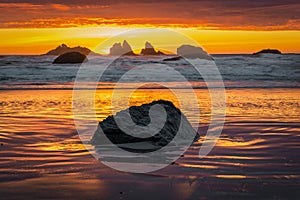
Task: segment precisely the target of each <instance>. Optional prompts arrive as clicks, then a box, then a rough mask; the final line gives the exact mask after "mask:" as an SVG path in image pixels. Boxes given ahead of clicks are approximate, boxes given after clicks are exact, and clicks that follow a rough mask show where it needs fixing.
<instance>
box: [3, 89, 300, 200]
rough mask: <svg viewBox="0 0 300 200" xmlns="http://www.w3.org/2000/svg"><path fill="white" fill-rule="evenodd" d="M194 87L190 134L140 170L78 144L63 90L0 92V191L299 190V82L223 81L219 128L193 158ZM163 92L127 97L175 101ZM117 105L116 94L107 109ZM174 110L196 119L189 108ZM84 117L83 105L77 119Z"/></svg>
mask: <svg viewBox="0 0 300 200" xmlns="http://www.w3.org/2000/svg"><path fill="white" fill-rule="evenodd" d="M196 91H197V95H198V97H199V99H200V101H199V106H200V109H201V116H200V117H201V118H200V122H201V123H200V126H199V133H200V135H201V138H200V140H199V141H198V142H197V143H195V144H193V145H192V146H191V147H190V148H189V149H188V150H187V151H186V152H185V154H184V156H182V157H180V158H179V159H178V160H177V161H176V162H175V163H173V164H172V165H170V166H168V167H167V168H164V169H162V170H160V171H157V172H152V173H150V174H129V173H123V172H118V171H115V170H112V169H110V168H108V167H106V166H104V165H103V164H101V163H100V162H98V161H97V160H96V159H95V158H94V157H93V156H92V155H91V154H90V152H89V151H88V150H87V149H90V150H91V151H93V147H92V146H84V145H83V144H82V142H81V141H80V139H79V137H78V134H77V132H76V130H75V128H74V123H73V116H72V109H71V108H72V91H62V90H53V91H50V90H47V91H43V90H40V91H35V92H33V91H1V92H0V99H1V100H0V107H1V112H0V130H1V132H0V143H1V146H0V194H1V197H3V198H5V199H9V198H10V197H11V196H12V194H13V195H14V196H13V197H14V198H18V197H19V198H26V197H30V196H31V197H32V195H33V194H34V196H35V197H36V198H74V197H77V198H99V199H120V198H123V199H128V198H130V199H131V198H132V199H141V198H145V196H147V197H148V198H160V199H161V198H173V199H186V198H190V199H199V198H204V199H205V198H222V199H226V197H227V198H228V199H232V198H249V199H250V198H256V197H260V198H284V199H286V198H292V197H294V196H295V195H299V190H298V189H299V178H300V172H299V168H300V158H299V136H300V124H299V119H300V116H299V108H300V99H299V96H300V95H299V89H255V90H254V89H243V90H239V89H232V90H227V113H226V115H227V118H226V124H225V127H224V130H223V132H222V135H221V137H220V138H219V140H218V143H217V144H216V146H215V148H214V149H213V150H212V152H211V153H210V154H209V155H208V156H206V157H205V158H203V159H199V158H198V151H199V148H200V146H201V141H202V140H203V137H204V135H205V131H206V129H207V126H208V122H209V119H210V109H209V106H210V98H209V96H208V93H207V91H206V90H202V89H201V90H196ZM181 92H183V93H184V92H185V91H184V90H181ZM248 94H251V95H248ZM110 97H111V91H109V90H102V91H98V93H97V95H96V105H97V109H96V110H97V113H98V115H97V116H98V119H99V120H102V119H104V118H105V117H107V116H108V115H110V114H111V113H112V108H111V107H110V106H109V105H110V104H109V103H110ZM172 98H174V97H173V96H172V94H170V93H169V92H168V91H165V90H150V91H149V90H147V91H142V90H139V91H137V92H136V93H135V94H134V95H133V96H132V98H131V102H130V104H131V105H140V104H142V103H145V102H149V101H152V100H155V99H166V100H172V101H173V102H174V104H175V105H176V104H177V103H176V101H175V100H174V99H172ZM187 101H188V97H187ZM83 106H84V105H83ZM125 106H126V105H125V104H124V103H122V102H121V100H120V104H119V107H118V108H115V109H116V110H121V109H123V108H124V107H125ZM176 106H177V105H176ZM191 107H192V106H191ZM183 112H185V114H186V115H188V116H190V118H191V123H192V124H193V126H194V127H197V125H198V124H197V117H196V116H193V110H192V109H191V110H184V111H183ZM88 117H89V113H86V115H85V116H82V119H88ZM91 120H92V119H91ZM91 123H92V122H91ZM120 164H121V163H120ZM161 195H164V196H161Z"/></svg>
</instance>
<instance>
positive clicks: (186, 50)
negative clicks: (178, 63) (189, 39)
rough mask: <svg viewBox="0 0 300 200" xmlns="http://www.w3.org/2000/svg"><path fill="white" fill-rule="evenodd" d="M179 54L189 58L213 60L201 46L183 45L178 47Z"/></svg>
mask: <svg viewBox="0 0 300 200" xmlns="http://www.w3.org/2000/svg"><path fill="white" fill-rule="evenodd" d="M177 55H178V56H181V57H184V58H187V59H195V58H200V59H206V60H213V58H212V57H211V56H210V55H209V54H208V53H207V52H206V51H204V50H203V49H202V48H201V47H196V46H192V45H186V44H185V45H181V46H180V47H178V48H177Z"/></svg>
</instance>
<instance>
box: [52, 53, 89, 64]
mask: <svg viewBox="0 0 300 200" xmlns="http://www.w3.org/2000/svg"><path fill="white" fill-rule="evenodd" d="M83 62H87V57H86V56H85V55H84V54H81V53H79V52H68V53H64V54H62V55H60V56H58V57H57V58H56V59H55V60H54V61H53V64H73V63H83Z"/></svg>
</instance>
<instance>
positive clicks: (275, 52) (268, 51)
mask: <svg viewBox="0 0 300 200" xmlns="http://www.w3.org/2000/svg"><path fill="white" fill-rule="evenodd" d="M263 53H269V54H281V52H280V51H279V50H277V49H263V50H261V51H258V52H255V53H253V55H259V54H263Z"/></svg>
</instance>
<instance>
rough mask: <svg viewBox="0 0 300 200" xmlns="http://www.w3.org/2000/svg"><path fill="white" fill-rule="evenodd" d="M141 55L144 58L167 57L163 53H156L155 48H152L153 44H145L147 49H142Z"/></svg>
mask: <svg viewBox="0 0 300 200" xmlns="http://www.w3.org/2000/svg"><path fill="white" fill-rule="evenodd" d="M141 54H142V55H144V56H147V55H148V56H159V55H165V54H164V53H163V52H161V51H155V49H154V47H153V46H152V44H150V43H149V42H146V43H145V48H144V49H142V51H141Z"/></svg>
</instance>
